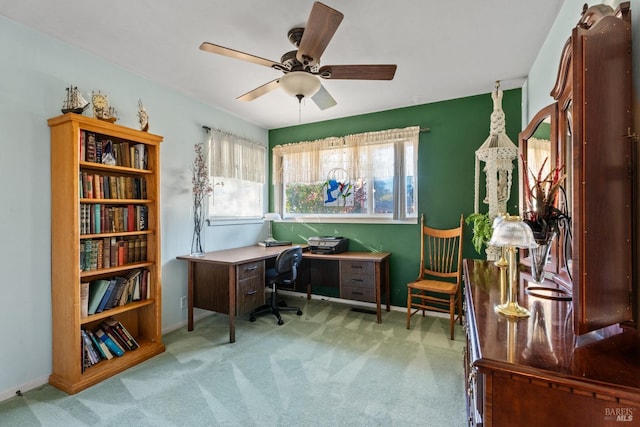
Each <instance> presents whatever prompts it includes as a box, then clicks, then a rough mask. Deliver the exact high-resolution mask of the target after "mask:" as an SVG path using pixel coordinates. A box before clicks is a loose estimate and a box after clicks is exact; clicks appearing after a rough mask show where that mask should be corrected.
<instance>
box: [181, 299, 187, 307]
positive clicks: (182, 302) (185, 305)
mask: <svg viewBox="0 0 640 427" xmlns="http://www.w3.org/2000/svg"><path fill="white" fill-rule="evenodd" d="M180 308H187V297H182V298H180Z"/></svg>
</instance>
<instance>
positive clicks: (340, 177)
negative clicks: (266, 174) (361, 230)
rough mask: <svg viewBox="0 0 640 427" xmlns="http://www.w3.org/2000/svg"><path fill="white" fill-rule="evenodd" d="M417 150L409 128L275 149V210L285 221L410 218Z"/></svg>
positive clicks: (415, 133)
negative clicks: (288, 219)
mask: <svg viewBox="0 0 640 427" xmlns="http://www.w3.org/2000/svg"><path fill="white" fill-rule="evenodd" d="M409 129H410V130H409ZM417 144H418V129H417V127H414V128H407V130H402V129H401V130H390V131H380V132H373V133H368V134H359V135H352V136H349V137H344V139H341V138H337V137H332V138H327V139H325V140H319V141H310V142H302V143H298V144H289V145H285V146H278V147H275V148H274V157H273V159H274V183H275V184H276V187H277V190H278V191H277V192H276V205H277V206H281V207H282V211H283V212H281V213H282V214H283V216H284V217H285V218H286V217H287V216H288V217H292V216H295V217H298V218H304V217H305V216H309V217H326V218H330V217H337V218H349V217H351V218H363V217H365V218H366V217H369V218H371V219H374V220H377V219H382V220H404V219H407V218H409V217H413V218H415V217H416V203H417V201H416V197H415V196H416V194H417V193H416V192H417V188H416V186H417V181H416V177H415V170H416V162H417ZM364 220H365V221H366V219H364Z"/></svg>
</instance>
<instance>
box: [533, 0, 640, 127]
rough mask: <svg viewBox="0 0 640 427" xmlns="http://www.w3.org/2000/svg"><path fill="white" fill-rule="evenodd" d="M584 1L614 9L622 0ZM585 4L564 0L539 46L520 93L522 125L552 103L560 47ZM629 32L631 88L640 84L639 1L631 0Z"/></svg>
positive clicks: (636, 109)
mask: <svg viewBox="0 0 640 427" xmlns="http://www.w3.org/2000/svg"><path fill="white" fill-rule="evenodd" d="M587 3H588V5H589V6H593V5H595V4H598V3H602V4H607V5H609V6H611V7H613V8H614V9H615V8H616V7H617V6H618V5H619V4H620V3H621V2H620V1H612V0H602V1H601V2H587ZM584 4H585V0H565V1H564V4H563V5H562V7H561V8H560V12H559V13H558V16H557V17H556V20H555V22H554V24H553V27H552V28H551V31H549V35H548V36H547V39H546V40H545V42H544V44H543V46H542V49H540V52H539V53H538V56H537V57H536V60H535V62H534V64H533V66H532V67H531V70H530V71H529V76H528V78H527V84H526V85H525V86H524V87H523V94H522V98H523V114H522V119H523V121H524V123H525V124H526V123H528V122H529V120H531V118H532V117H533V116H534V115H535V114H536V113H537V112H538V111H539V110H540V109H542V108H543V107H545V106H547V105H549V104H551V103H552V102H554V99H553V98H552V97H551V95H550V92H551V89H552V88H553V86H554V85H555V83H556V78H557V73H558V65H559V64H560V55H561V54H562V48H563V47H564V44H565V42H566V41H567V39H568V38H569V37H570V36H571V31H572V29H573V27H575V26H576V24H577V23H578V20H579V19H580V13H581V12H582V6H583V5H584ZM631 31H632V39H633V40H632V45H633V81H634V87H636V88H637V87H639V86H638V85H639V84H640V0H631ZM525 92H526V93H525ZM636 92H637V91H636ZM634 99H635V103H634V104H635V106H634V112H635V114H636V117H637V116H638V115H640V105H639V104H638V98H637V95H636V97H635V98H634ZM525 100H526V103H525ZM636 123H637V124H638V123H640V120H636ZM636 128H637V126H636Z"/></svg>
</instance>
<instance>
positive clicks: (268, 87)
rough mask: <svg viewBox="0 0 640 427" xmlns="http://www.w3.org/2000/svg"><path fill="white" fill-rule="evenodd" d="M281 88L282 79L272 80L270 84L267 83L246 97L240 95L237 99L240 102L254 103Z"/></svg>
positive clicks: (248, 93)
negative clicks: (255, 100)
mask: <svg viewBox="0 0 640 427" xmlns="http://www.w3.org/2000/svg"><path fill="white" fill-rule="evenodd" d="M279 87H280V79H275V80H271V81H270V82H269V83H265V84H263V85H262V86H258V87H257V88H255V89H253V90H251V91H249V92H247V93H245V94H244V95H240V96H239V97H238V98H236V99H237V100H238V101H253V100H254V99H256V98H259V97H261V96H262V95H265V94H267V93H269V92H271V91H273V90H275V89H278V88H279Z"/></svg>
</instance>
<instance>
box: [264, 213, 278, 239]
mask: <svg viewBox="0 0 640 427" xmlns="http://www.w3.org/2000/svg"><path fill="white" fill-rule="evenodd" d="M262 219H264V220H265V221H269V237H267V238H266V239H265V240H264V241H265V243H269V242H277V240H276V239H274V238H273V231H272V228H271V226H272V224H273V221H280V220H281V219H282V218H281V217H280V214H279V213H277V212H269V213H266V214H264V217H263V218H262Z"/></svg>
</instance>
